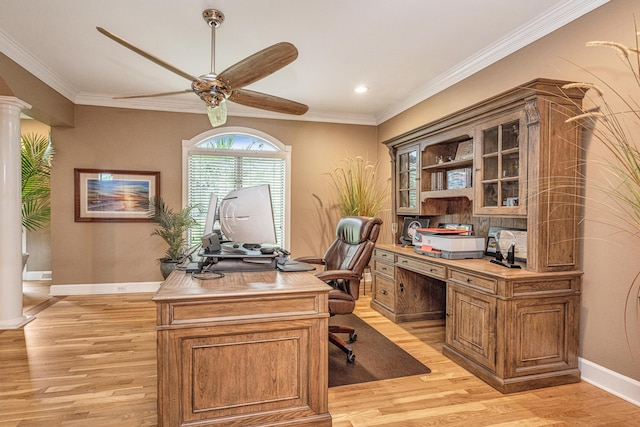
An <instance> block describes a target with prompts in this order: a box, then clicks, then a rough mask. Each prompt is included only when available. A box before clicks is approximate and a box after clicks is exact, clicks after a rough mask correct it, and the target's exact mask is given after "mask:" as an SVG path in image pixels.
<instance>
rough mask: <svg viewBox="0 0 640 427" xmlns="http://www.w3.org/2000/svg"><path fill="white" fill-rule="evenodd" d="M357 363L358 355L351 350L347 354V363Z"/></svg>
mask: <svg viewBox="0 0 640 427" xmlns="http://www.w3.org/2000/svg"><path fill="white" fill-rule="evenodd" d="M355 361H356V355H355V354H353V351H351V350H349V351H348V352H347V362H348V363H355Z"/></svg>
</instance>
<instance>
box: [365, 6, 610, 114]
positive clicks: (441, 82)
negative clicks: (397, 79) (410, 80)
mask: <svg viewBox="0 0 640 427" xmlns="http://www.w3.org/2000/svg"><path fill="white" fill-rule="evenodd" d="M608 2H609V0H567V1H566V2H564V3H562V4H560V5H558V6H557V7H555V8H553V9H549V10H548V11H546V13H544V14H542V15H540V16H539V17H538V18H537V19H536V20H535V21H531V22H529V23H527V24H526V25H524V26H521V27H519V28H517V29H516V30H514V31H512V32H511V33H510V34H508V35H506V36H505V37H503V38H502V39H500V40H498V41H497V42H496V43H494V44H492V45H491V46H489V47H487V48H486V49H484V50H481V51H479V52H478V53H477V54H476V55H474V56H471V57H469V58H468V59H467V60H465V61H463V62H461V63H459V64H458V65H456V66H455V67H452V68H450V69H449V70H447V71H446V72H444V73H442V74H440V75H439V76H437V77H435V78H433V79H432V80H430V81H429V82H428V83H426V84H425V85H424V86H422V87H421V88H420V89H418V90H416V91H415V92H414V93H412V94H410V95H409V96H408V97H407V98H406V99H405V100H404V101H402V102H400V103H397V104H395V105H393V106H392V107H391V108H389V109H388V110H386V111H385V112H383V113H382V114H380V115H378V116H377V117H376V124H378V125H379V124H380V123H383V122H385V121H387V120H389V119H390V118H392V117H394V116H396V115H398V114H400V113H402V112H403V111H406V110H408V109H409V108H411V107H413V106H415V105H416V104H419V103H420V102H422V101H424V100H425V99H428V98H430V97H432V96H433V95H435V94H437V93H439V92H442V91H443V90H445V89H447V88H449V87H451V86H453V85H454V84H456V83H458V82H460V81H462V80H464V79H465V78H467V77H469V76H471V75H473V74H475V73H477V72H479V71H480V70H482V69H484V68H486V67H488V66H489V65H491V64H493V63H495V62H497V61H499V60H501V59H503V58H505V57H506V56H508V55H511V54H512V53H514V52H516V51H517V50H519V49H522V48H523V47H525V46H527V45H529V44H531V43H533V42H535V41H536V40H538V39H540V38H542V37H544V36H546V35H548V34H550V33H552V32H553V31H555V30H557V29H559V28H561V27H563V26H564V25H567V24H568V23H570V22H572V21H573V20H575V19H578V18H579V17H581V16H583V15H585V14H587V13H589V12H591V11H593V10H594V9H597V8H598V7H600V6H602V5H604V4H606V3H608Z"/></svg>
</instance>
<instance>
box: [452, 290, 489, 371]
mask: <svg viewBox="0 0 640 427" xmlns="http://www.w3.org/2000/svg"><path fill="white" fill-rule="evenodd" d="M446 329H447V344H448V345H450V346H451V347H454V348H456V349H457V350H458V351H460V352H462V353H463V354H464V355H465V356H467V357H469V358H471V359H473V360H475V361H476V362H478V363H479V364H481V365H484V366H486V367H487V368H489V369H491V370H493V371H495V367H496V338H495V337H496V300H495V298H492V297H489V296H486V295H482V294H480V293H477V292H473V291H469V290H468V289H463V288H460V287H458V286H456V285H454V284H451V283H447V326H446Z"/></svg>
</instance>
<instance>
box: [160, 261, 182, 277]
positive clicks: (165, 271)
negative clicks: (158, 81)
mask: <svg viewBox="0 0 640 427" xmlns="http://www.w3.org/2000/svg"><path fill="white" fill-rule="evenodd" d="M177 265H178V262H177V261H160V273H162V278H163V279H166V278H167V277H169V274H171V272H172V271H173V270H175V269H176V266H177Z"/></svg>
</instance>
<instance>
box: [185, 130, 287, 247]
mask: <svg viewBox="0 0 640 427" xmlns="http://www.w3.org/2000/svg"><path fill="white" fill-rule="evenodd" d="M290 163H291V147H289V146H286V145H284V144H282V143H281V142H280V141H278V140H277V139H275V138H273V137H272V136H270V135H267V134H265V133H263V132H260V131H257V130H254V129H249V128H239V127H226V128H221V129H213V130H210V131H207V132H205V133H202V134H200V135H197V136H195V137H194V138H192V139H190V140H188V141H183V142H182V164H183V167H182V171H183V177H182V182H183V191H182V194H183V205H200V206H201V207H202V212H200V213H199V214H198V212H197V211H196V212H195V214H196V215H197V216H196V219H197V220H198V225H197V226H196V227H194V228H192V229H191V230H189V239H190V241H191V242H192V243H193V244H195V243H199V242H200V238H201V237H202V235H203V231H204V223H205V219H206V215H207V207H208V204H209V198H210V195H211V193H212V192H213V193H215V194H216V195H217V196H218V206H219V205H220V200H221V199H222V198H223V197H224V196H225V195H226V194H227V193H228V192H229V191H231V190H235V189H238V188H244V187H252V186H255V185H261V184H269V186H270V188H271V198H272V204H273V214H274V218H275V223H276V235H277V238H278V245H279V246H280V247H283V248H287V247H289V232H288V228H289V206H290V202H289V200H290V195H289V189H290V184H289V177H290ZM214 228H219V224H217V223H216V225H215V227H214Z"/></svg>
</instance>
